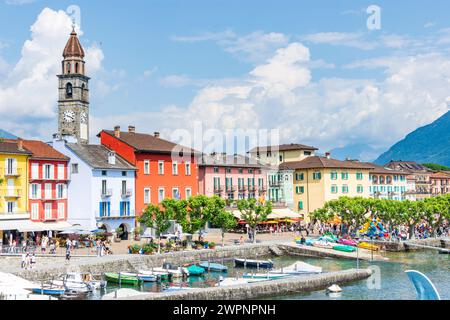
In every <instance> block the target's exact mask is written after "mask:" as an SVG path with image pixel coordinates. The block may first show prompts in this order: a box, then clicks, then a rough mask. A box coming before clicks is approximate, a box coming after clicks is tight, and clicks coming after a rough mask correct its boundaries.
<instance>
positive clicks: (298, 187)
mask: <svg viewBox="0 0 450 320" xmlns="http://www.w3.org/2000/svg"><path fill="white" fill-rule="evenodd" d="M295 192H296V193H297V194H303V193H305V187H303V186H302V187H300V186H296V187H295Z"/></svg>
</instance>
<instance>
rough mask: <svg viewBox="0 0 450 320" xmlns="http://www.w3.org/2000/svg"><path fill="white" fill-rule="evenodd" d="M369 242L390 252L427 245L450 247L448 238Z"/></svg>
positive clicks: (410, 249) (416, 248)
mask: <svg viewBox="0 0 450 320" xmlns="http://www.w3.org/2000/svg"><path fill="white" fill-rule="evenodd" d="M371 243H374V244H376V245H379V246H380V247H381V249H382V250H385V251H390V252H399V251H413V250H424V249H427V247H435V248H444V249H445V248H450V239H448V238H446V239H444V238H442V239H441V238H428V239H415V240H409V241H383V240H374V241H371ZM428 249H429V248H428Z"/></svg>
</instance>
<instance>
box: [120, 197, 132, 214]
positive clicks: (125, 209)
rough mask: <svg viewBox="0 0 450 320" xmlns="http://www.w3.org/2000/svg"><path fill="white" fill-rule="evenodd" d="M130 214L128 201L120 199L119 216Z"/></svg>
mask: <svg viewBox="0 0 450 320" xmlns="http://www.w3.org/2000/svg"><path fill="white" fill-rule="evenodd" d="M129 215H130V202H129V201H121V202H120V216H121V217H122V216H129Z"/></svg>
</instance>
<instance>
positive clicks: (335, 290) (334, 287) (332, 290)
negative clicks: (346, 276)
mask: <svg viewBox="0 0 450 320" xmlns="http://www.w3.org/2000/svg"><path fill="white" fill-rule="evenodd" d="M341 291H342V289H341V287H339V286H338V285H337V284H333V285H332V286H330V287H328V288H327V292H329V293H338V292H341Z"/></svg>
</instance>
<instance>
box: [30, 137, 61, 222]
mask: <svg viewBox="0 0 450 320" xmlns="http://www.w3.org/2000/svg"><path fill="white" fill-rule="evenodd" d="M23 145H24V147H25V148H26V149H27V150H28V151H30V152H31V153H32V155H31V156H30V158H29V160H28V172H29V178H28V180H29V185H30V187H29V204H28V211H29V212H30V219H31V220H32V221H34V222H58V221H66V220H67V207H68V199H67V185H68V181H69V179H68V172H67V164H68V162H69V158H68V157H66V156H65V155H63V154H62V153H60V152H58V151H56V150H55V149H53V148H52V147H50V146H49V145H48V144H46V143H44V142H42V141H33V140H24V141H23Z"/></svg>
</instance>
